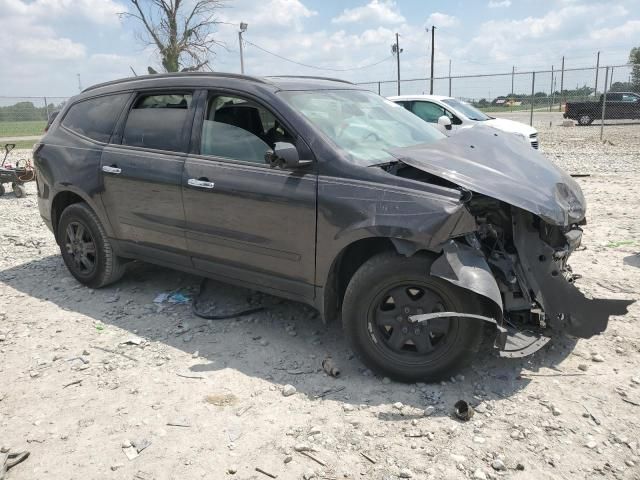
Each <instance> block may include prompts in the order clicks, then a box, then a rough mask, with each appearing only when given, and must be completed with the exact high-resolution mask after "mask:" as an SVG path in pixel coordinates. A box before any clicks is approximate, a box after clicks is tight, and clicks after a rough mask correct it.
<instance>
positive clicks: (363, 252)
mask: <svg viewBox="0 0 640 480" xmlns="http://www.w3.org/2000/svg"><path fill="white" fill-rule="evenodd" d="M386 251H393V252H396V253H398V254H400V255H404V256H407V257H409V256H413V255H415V254H416V253H417V252H428V253H430V254H431V255H433V256H434V258H435V256H436V254H434V253H433V252H429V251H428V250H426V249H425V248H423V247H421V246H419V245H418V244H416V243H415V242H411V241H409V240H404V239H399V238H393V237H365V238H360V239H357V240H354V241H353V242H351V243H349V244H348V245H346V246H344V247H343V248H342V250H340V252H339V253H338V254H337V255H336V256H335V258H334V259H333V262H332V264H331V268H330V269H329V273H328V275H327V278H326V281H325V284H324V288H322V298H321V310H322V314H323V315H322V318H323V321H324V322H325V323H329V322H330V321H332V320H335V319H339V318H340V311H341V308H342V301H343V299H344V294H345V291H346V289H347V285H348V284H349V281H350V280H351V277H353V274H354V273H355V272H356V271H357V270H358V268H360V266H362V264H363V263H364V262H366V261H367V260H369V259H370V258H371V257H373V256H374V255H377V254H379V253H382V252H386Z"/></svg>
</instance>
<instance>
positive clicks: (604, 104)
mask: <svg viewBox="0 0 640 480" xmlns="http://www.w3.org/2000/svg"><path fill="white" fill-rule="evenodd" d="M608 81H609V67H607V68H606V69H605V71H604V93H603V94H602V118H601V119H600V140H602V136H603V134H604V118H605V111H606V109H607V83H608Z"/></svg>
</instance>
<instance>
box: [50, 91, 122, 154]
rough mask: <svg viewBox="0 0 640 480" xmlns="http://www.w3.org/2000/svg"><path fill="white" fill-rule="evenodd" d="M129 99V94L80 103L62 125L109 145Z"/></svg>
mask: <svg viewBox="0 0 640 480" xmlns="http://www.w3.org/2000/svg"><path fill="white" fill-rule="evenodd" d="M128 97H129V94H120V95H107V96H104V97H97V98H92V99H90V100H84V101H82V102H78V103H76V104H75V105H73V106H72V107H71V108H70V109H69V111H68V112H67V114H66V115H65V116H64V119H63V120H62V125H64V126H65V127H67V128H68V129H69V130H73V131H74V132H76V133H78V134H80V135H84V136H85V137H89V138H92V139H93V140H97V141H98V142H104V143H107V142H108V141H109V138H111V133H112V132H113V128H114V127H115V125H116V121H117V120H118V115H120V112H121V111H122V108H123V107H124V104H125V102H126V101H127V98H128ZM53 118H55V117H53V116H52V119H51V122H52V121H53Z"/></svg>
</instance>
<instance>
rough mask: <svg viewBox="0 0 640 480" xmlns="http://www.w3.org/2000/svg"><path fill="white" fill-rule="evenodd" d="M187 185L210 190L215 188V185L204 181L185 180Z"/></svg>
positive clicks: (195, 179) (196, 179)
mask: <svg viewBox="0 0 640 480" xmlns="http://www.w3.org/2000/svg"><path fill="white" fill-rule="evenodd" d="M187 185H189V186H190V187H196V188H208V189H212V188H213V187H214V186H215V183H213V182H210V181H208V180H206V179H199V178H190V179H189V180H187Z"/></svg>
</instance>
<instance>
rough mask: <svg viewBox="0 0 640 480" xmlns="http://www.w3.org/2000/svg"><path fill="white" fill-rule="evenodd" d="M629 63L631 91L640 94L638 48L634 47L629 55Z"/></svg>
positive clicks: (639, 58) (639, 49)
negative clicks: (630, 65)
mask: <svg viewBox="0 0 640 480" xmlns="http://www.w3.org/2000/svg"><path fill="white" fill-rule="evenodd" d="M629 63H631V64H632V65H633V66H632V67H631V89H632V90H633V91H634V92H640V47H634V48H632V49H631V52H630V53H629Z"/></svg>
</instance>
